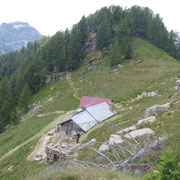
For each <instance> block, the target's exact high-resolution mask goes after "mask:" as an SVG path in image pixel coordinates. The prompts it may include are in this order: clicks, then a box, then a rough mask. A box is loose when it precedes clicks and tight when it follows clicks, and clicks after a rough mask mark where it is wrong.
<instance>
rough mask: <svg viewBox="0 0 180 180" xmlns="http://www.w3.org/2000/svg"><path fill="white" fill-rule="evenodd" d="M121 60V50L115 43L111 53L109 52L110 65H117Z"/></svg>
mask: <svg viewBox="0 0 180 180" xmlns="http://www.w3.org/2000/svg"><path fill="white" fill-rule="evenodd" d="M121 60H122V54H121V49H120V47H119V45H118V43H117V42H116V43H115V45H114V46H113V49H112V52H111V61H110V65H111V66H115V65H117V64H119V63H120V62H121Z"/></svg>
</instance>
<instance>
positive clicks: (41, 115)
mask: <svg viewBox="0 0 180 180" xmlns="http://www.w3.org/2000/svg"><path fill="white" fill-rule="evenodd" d="M62 113H65V112H64V111H55V112H49V113H45V114H44V113H43V114H38V115H37V117H44V116H49V115H52V114H62Z"/></svg>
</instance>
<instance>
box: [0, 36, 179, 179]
mask: <svg viewBox="0 0 180 180" xmlns="http://www.w3.org/2000/svg"><path fill="white" fill-rule="evenodd" d="M133 46H134V54H136V57H134V58H133V60H129V61H126V62H124V63H123V64H124V67H123V68H120V67H118V66H117V67H114V68H110V67H109V66H108V65H107V64H108V63H107V62H108V58H109V57H108V56H104V58H103V60H102V64H101V65H100V66H99V67H98V68H96V69H95V70H94V71H93V72H90V73H87V74H85V75H83V76H80V74H82V73H83V72H85V71H86V67H87V64H88V61H89V60H92V59H93V57H96V56H98V53H96V52H95V53H92V54H90V55H88V56H87V62H86V63H85V65H84V66H83V67H82V68H80V69H79V70H77V71H76V72H74V73H72V75H71V82H72V84H73V87H74V88H75V89H76V95H78V96H79V97H81V96H82V95H87V96H99V97H107V98H112V99H114V101H115V103H121V104H122V106H123V107H133V108H132V110H129V111H124V112H119V113H118V114H119V116H118V118H115V119H114V120H113V122H114V123H117V124H119V125H121V127H127V126H129V125H133V124H134V123H136V122H137V121H138V120H139V119H141V118H143V113H144V110H145V109H146V108H147V107H150V106H152V105H154V104H163V103H166V102H169V101H172V102H176V101H177V100H178V99H180V97H179V96H180V95H179V94H175V91H174V90H171V89H172V88H173V87H175V80H172V79H173V78H175V77H179V78H180V63H179V62H177V61H176V60H174V59H173V58H171V57H169V56H168V55H167V54H166V53H165V52H164V51H162V50H161V49H158V48H156V47H155V46H154V45H152V44H150V43H149V42H147V41H145V40H142V39H138V38H137V39H135V40H134V41H133ZM161 82H166V83H165V84H160V83H161ZM72 84H71V85H70V84H69V80H68V79H67V78H66V77H65V78H64V79H63V80H62V81H60V82H52V83H50V84H49V85H48V86H44V87H43V88H42V89H41V90H40V91H39V92H38V93H37V94H36V95H34V97H32V99H31V103H33V102H35V101H41V104H42V109H43V110H44V113H49V112H54V111H59V110H62V111H69V110H72V109H76V108H77V107H78V104H79V101H78V99H77V98H76V97H74V96H73V94H74V93H75V92H74V90H73V89H72ZM152 90H157V91H158V94H159V95H161V96H155V97H150V98H143V99H141V100H138V101H135V102H133V103H130V102H129V100H130V99H131V98H132V97H136V96H137V95H138V94H141V93H142V92H143V91H148V92H151V91H152ZM59 91H60V92H59ZM57 92H59V93H57ZM174 94H175V95H174ZM54 95H56V96H55V98H54V99H53V101H51V102H48V103H45V102H46V101H45V100H44V99H47V97H50V96H54ZM173 95H174V96H173ZM116 110H117V111H119V110H120V109H119V108H116ZM171 110H175V113H170V112H167V113H164V114H163V115H162V116H160V117H159V118H158V121H157V122H156V123H154V124H153V125H151V126H152V127H151V128H152V129H153V130H154V131H155V132H156V134H157V135H167V134H168V135H169V137H170V141H169V142H171V143H172V144H174V146H175V147H177V148H178V146H177V142H178V140H179V137H178V134H180V131H179V128H178V127H180V124H179V119H178V118H179V117H180V103H178V104H173V106H172V107H171ZM57 116H58V115H49V116H45V117H42V118H37V117H36V115H34V116H32V117H30V118H29V119H28V118H27V119H26V120H25V121H24V122H23V123H20V124H19V125H17V126H15V127H12V128H11V129H9V130H8V131H6V132H5V133H3V134H1V135H0V147H1V148H0V157H1V156H2V155H3V154H5V153H6V152H8V151H9V150H11V149H12V148H13V147H15V146H17V145H19V144H20V143H22V142H24V141H26V140H27V139H29V138H31V137H32V136H33V135H35V134H36V133H37V132H38V131H40V130H41V129H43V128H44V127H45V126H47V125H48V124H49V123H51V122H52V121H53V120H54V119H55V118H56V117H57ZM147 126H150V125H147ZM112 132H113V133H114V129H112V128H111V127H109V126H107V125H103V126H100V127H99V128H95V129H92V130H91V131H90V132H88V133H87V134H86V135H85V136H84V137H82V140H83V141H88V140H90V139H91V138H93V137H95V138H97V139H98V140H103V136H105V137H107V138H108V137H109V135H110V134H112ZM32 143H35V141H34V140H33V141H32V142H30V143H29V144H27V145H25V146H24V147H22V148H20V149H19V150H18V151H17V152H15V153H14V154H13V155H11V156H10V157H9V158H7V159H6V160H4V161H2V162H0V171H1V172H2V173H0V179H1V178H2V177H6V178H5V179H12V178H13V179H24V178H22V177H25V176H28V175H29V173H30V174H31V173H32V174H33V172H38V171H39V170H40V169H42V168H43V166H42V165H40V164H38V163H33V164H31V163H29V162H27V161H26V158H27V156H28V155H29V153H30V152H31V151H32V149H31V148H30V147H31V146H32ZM167 147H171V144H170V143H169V146H167ZM179 148H180V147H179ZM179 148H178V149H179ZM90 156H93V154H91V153H89V154H88V155H87V152H86V151H82V152H81V153H80V158H81V159H88V158H89V157H90ZM19 162H21V163H19ZM11 165H14V167H15V168H14V169H16V173H15V174H14V171H13V172H9V171H7V169H8V167H10V166H11ZM25 167H26V168H25ZM28 167H29V168H28ZM22 168H23V171H22ZM28 169H30V170H28ZM15 175H16V176H15Z"/></svg>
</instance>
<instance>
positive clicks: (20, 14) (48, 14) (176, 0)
mask: <svg viewBox="0 0 180 180" xmlns="http://www.w3.org/2000/svg"><path fill="white" fill-rule="evenodd" d="M111 5H119V6H121V7H123V8H125V7H127V8H129V7H131V6H133V5H139V6H141V7H149V8H150V9H151V10H153V12H154V13H159V14H160V17H161V18H162V19H163V22H164V23H165V26H166V27H167V28H168V30H171V29H173V30H174V31H176V32H180V21H179V18H180V11H179V7H180V0H171V1H170V0H0V24H2V23H3V22H6V23H10V22H16V21H22V22H28V23H29V24H30V26H32V27H34V28H36V29H37V30H38V31H39V32H40V33H41V34H43V35H49V36H52V35H53V34H55V33H56V32H57V31H59V30H65V29H66V28H71V27H72V25H73V24H76V23H78V22H79V20H80V19H81V17H82V16H83V15H85V16H88V15H89V14H92V13H94V12H95V11H96V10H98V9H100V8H101V7H104V6H111Z"/></svg>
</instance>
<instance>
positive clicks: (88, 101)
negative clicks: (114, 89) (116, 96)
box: [80, 96, 113, 108]
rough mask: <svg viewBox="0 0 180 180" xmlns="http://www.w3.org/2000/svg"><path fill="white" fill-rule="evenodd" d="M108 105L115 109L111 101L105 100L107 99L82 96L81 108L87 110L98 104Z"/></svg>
mask: <svg viewBox="0 0 180 180" xmlns="http://www.w3.org/2000/svg"><path fill="white" fill-rule="evenodd" d="M103 102H105V103H107V104H108V105H109V106H110V107H113V102H112V100H111V99H105V98H98V97H89V96H82V99H81V102H80V107H81V108H86V107H90V106H93V105H96V104H100V103H103Z"/></svg>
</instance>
